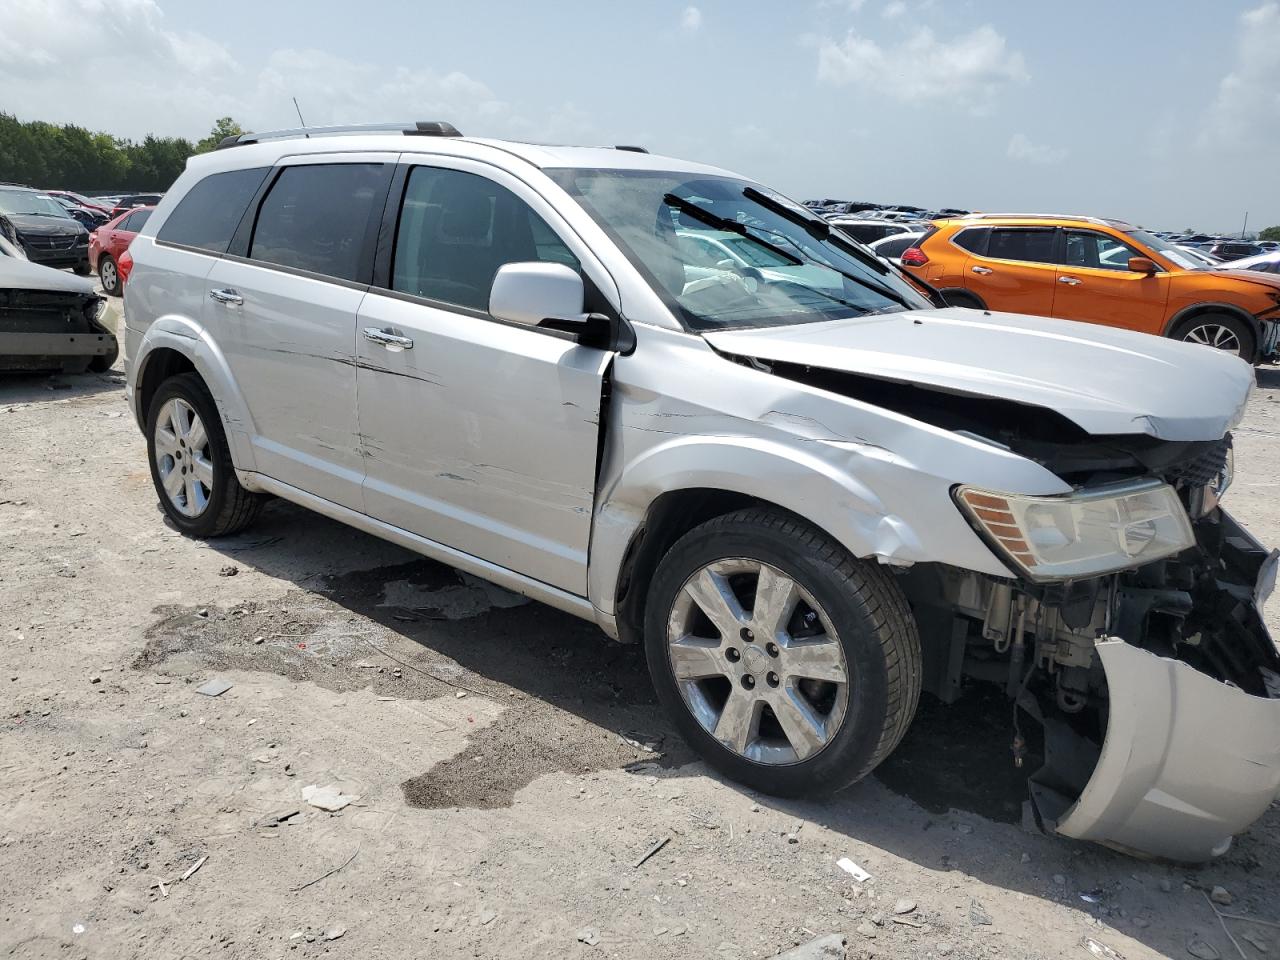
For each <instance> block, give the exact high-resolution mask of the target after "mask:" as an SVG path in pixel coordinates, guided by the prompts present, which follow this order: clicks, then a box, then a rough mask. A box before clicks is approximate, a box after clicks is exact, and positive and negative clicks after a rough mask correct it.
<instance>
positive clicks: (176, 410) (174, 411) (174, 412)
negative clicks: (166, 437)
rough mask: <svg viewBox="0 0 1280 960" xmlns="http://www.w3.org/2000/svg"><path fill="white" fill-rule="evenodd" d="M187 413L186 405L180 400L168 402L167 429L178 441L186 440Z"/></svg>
mask: <svg viewBox="0 0 1280 960" xmlns="http://www.w3.org/2000/svg"><path fill="white" fill-rule="evenodd" d="M186 414H187V411H186V404H184V403H183V402H182V401H181V400H170V401H169V406H168V409H167V411H166V415H167V417H168V420H169V429H170V430H172V431H173V435H174V436H175V437H177V438H178V439H179V440H185V439H186V438H187V415H186Z"/></svg>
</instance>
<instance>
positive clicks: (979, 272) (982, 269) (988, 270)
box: [969, 267, 995, 277]
mask: <svg viewBox="0 0 1280 960" xmlns="http://www.w3.org/2000/svg"><path fill="white" fill-rule="evenodd" d="M969 269H970V270H972V271H973V272H974V273H976V274H977V275H978V276H980V277H985V276H986V275H987V274H988V273H994V272H995V271H994V270H992V269H991V268H990V267H970V268H969Z"/></svg>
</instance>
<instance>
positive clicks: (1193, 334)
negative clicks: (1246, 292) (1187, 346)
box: [1182, 322, 1240, 357]
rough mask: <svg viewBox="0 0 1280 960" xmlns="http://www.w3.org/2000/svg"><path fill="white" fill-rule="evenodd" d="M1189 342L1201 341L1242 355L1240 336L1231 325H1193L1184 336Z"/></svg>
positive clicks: (1211, 323)
mask: <svg viewBox="0 0 1280 960" xmlns="http://www.w3.org/2000/svg"><path fill="white" fill-rule="evenodd" d="M1182 339H1183V340H1185V341H1186V342H1187V343H1199V344H1203V345H1204V346H1206V347H1213V348H1214V349H1216V350H1225V351H1227V352H1228V353H1232V354H1235V355H1236V356H1237V357H1238V356H1240V338H1239V337H1237V336H1236V334H1235V332H1234V331H1233V330H1232V329H1231V328H1230V327H1225V326H1223V325H1222V324H1220V323H1213V322H1209V323H1201V324H1198V325H1197V326H1194V327H1192V328H1191V329H1190V330H1188V331H1187V332H1186V335H1185V336H1183V338H1182Z"/></svg>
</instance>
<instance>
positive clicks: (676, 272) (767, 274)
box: [547, 169, 931, 330]
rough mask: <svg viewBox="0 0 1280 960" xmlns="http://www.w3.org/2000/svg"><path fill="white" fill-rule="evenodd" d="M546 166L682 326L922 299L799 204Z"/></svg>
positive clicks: (806, 317) (688, 182)
mask: <svg viewBox="0 0 1280 960" xmlns="http://www.w3.org/2000/svg"><path fill="white" fill-rule="evenodd" d="M547 173H548V174H549V175H550V176H551V177H552V178H553V179H554V180H555V181H556V182H557V183H558V184H560V186H562V187H564V189H565V190H567V191H568V192H569V193H570V194H572V195H573V196H574V197H575V198H576V199H577V200H578V202H579V203H581V204H582V206H583V208H584V209H585V210H586V211H587V212H588V213H589V214H590V215H591V216H592V217H593V218H594V219H595V220H596V222H597V223H599V224H600V226H601V227H602V228H604V230H605V231H606V232H607V233H608V234H609V235H610V237H611V238H612V239H613V240H614V241H615V242H616V243H617V244H618V246H619V247H620V248H621V249H622V251H623V253H625V254H626V256H627V257H628V259H630V260H631V262H632V263H633V264H634V265H635V266H636V267H637V268H638V269H639V270H640V271H641V273H643V274H645V275H646V276H647V278H648V279H649V281H650V282H651V283H652V284H653V286H654V288H655V289H656V290H657V291H658V292H659V293H660V294H661V295H663V299H664V300H666V301H667V303H668V304H669V305H670V306H672V307H674V308H675V310H676V312H677V314H678V315H679V316H680V317H681V318H682V319H683V320H684V322H685V324H686V325H687V326H688V327H689V328H690V329H692V330H727V329H744V328H748V327H776V326H786V325H790V324H796V323H812V322H815V321H821V320H836V319H845V318H848V317H860V316H870V315H873V314H880V313H891V312H898V311H902V310H910V309H926V308H928V307H930V306H931V304H930V303H929V301H928V300H927V299H925V298H924V296H922V295H921V294H920V293H919V292H918V291H917V290H916V289H915V287H913V286H912V285H911V284H910V283H909V282H908V281H907V280H905V279H904V278H903V277H902V276H901V275H900V274H899V273H898V272H897V271H896V270H894V269H893V268H891V267H889V266H887V265H885V264H884V263H883V262H882V261H880V260H878V259H876V257H875V256H874V255H872V254H870V253H866V254H864V255H863V256H861V257H860V256H859V255H858V254H857V253H856V252H854V251H853V250H850V249H849V248H848V247H849V246H851V244H847V242H846V246H845V247H843V248H842V247H841V246H840V245H838V244H837V243H836V242H832V240H830V239H823V238H821V234H822V232H824V231H825V229H826V227H825V224H824V223H823V222H822V221H821V220H819V219H817V218H813V217H812V215H811V214H809V213H808V211H806V210H805V209H804V208H803V207H802V206H800V205H799V204H796V203H793V202H792V201H790V200H786V199H785V198H783V197H780V196H778V195H776V194H773V193H772V192H770V191H767V190H764V189H763V188H760V187H758V186H755V185H753V184H750V183H748V182H746V181H744V180H735V179H732V178H729V177H706V176H699V175H693V174H687V173H669V172H656V171H649V170H577V169H562V170H548V171H547ZM753 193H754V194H755V196H756V199H753V198H752V194H753ZM780 211H786V212H787V213H788V214H789V216H784V215H783V213H782V212H780ZM797 218H804V221H805V224H807V226H808V229H806V226H805V225H802V224H801V223H797V222H795V220H796V219H797ZM815 234H817V235H818V236H815Z"/></svg>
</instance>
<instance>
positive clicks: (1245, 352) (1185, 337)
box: [1170, 313, 1258, 363]
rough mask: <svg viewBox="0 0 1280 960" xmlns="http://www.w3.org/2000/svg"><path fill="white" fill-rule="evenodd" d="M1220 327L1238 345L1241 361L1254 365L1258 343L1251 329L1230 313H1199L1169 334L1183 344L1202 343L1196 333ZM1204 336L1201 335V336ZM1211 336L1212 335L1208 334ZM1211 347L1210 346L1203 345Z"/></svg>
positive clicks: (1238, 354)
mask: <svg viewBox="0 0 1280 960" xmlns="http://www.w3.org/2000/svg"><path fill="white" fill-rule="evenodd" d="M1215 326H1216V327H1220V328H1222V329H1224V330H1229V331H1230V332H1231V334H1232V335H1233V336H1234V337H1235V338H1236V340H1237V342H1239V344H1240V349H1239V352H1238V353H1237V356H1239V357H1240V358H1241V359H1242V360H1247V361H1248V362H1249V363H1254V362H1255V361H1256V359H1257V353H1258V341H1257V338H1256V337H1255V336H1254V334H1253V328H1252V327H1250V326H1249V324H1247V323H1245V322H1244V321H1243V320H1241V319H1240V318H1239V317H1237V316H1234V315H1232V314H1230V313H1201V314H1197V315H1196V316H1194V317H1192V318H1191V319H1189V320H1183V321H1182V322H1181V323H1179V324H1178V326H1177V327H1175V328H1174V331H1173V332H1172V333H1171V334H1170V336H1171V337H1173V339H1175V340H1182V341H1183V342H1184V343H1202V344H1204V341H1203V340H1201V339H1197V338H1196V334H1197V332H1198V331H1206V330H1209V331H1211V330H1212V329H1213V328H1214V327H1215ZM1203 335H1204V334H1201V336H1203ZM1210 336H1212V334H1210ZM1204 345H1206V346H1212V344H1204Z"/></svg>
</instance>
